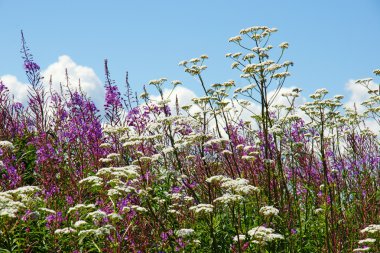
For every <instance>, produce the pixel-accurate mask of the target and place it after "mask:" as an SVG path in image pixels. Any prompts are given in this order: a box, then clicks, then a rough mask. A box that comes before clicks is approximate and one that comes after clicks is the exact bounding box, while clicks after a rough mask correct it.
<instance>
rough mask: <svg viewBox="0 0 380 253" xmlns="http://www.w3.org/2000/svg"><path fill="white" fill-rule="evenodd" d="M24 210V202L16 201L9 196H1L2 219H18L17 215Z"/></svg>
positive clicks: (0, 211)
mask: <svg viewBox="0 0 380 253" xmlns="http://www.w3.org/2000/svg"><path fill="white" fill-rule="evenodd" d="M24 208H26V206H25V205H24V204H23V203H22V202H19V201H14V200H13V199H12V197H11V196H10V195H9V194H4V193H2V194H1V195H0V217H5V218H16V215H17V213H18V212H19V211H20V210H21V209H24Z"/></svg>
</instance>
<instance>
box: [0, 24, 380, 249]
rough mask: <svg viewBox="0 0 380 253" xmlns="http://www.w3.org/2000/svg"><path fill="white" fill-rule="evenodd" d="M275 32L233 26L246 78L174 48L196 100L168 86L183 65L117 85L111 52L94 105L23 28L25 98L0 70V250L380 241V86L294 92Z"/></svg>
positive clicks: (235, 61)
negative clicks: (41, 56)
mask: <svg viewBox="0 0 380 253" xmlns="http://www.w3.org/2000/svg"><path fill="white" fill-rule="evenodd" d="M272 36H278V34H277V29H275V28H269V27H266V26H254V27H249V28H246V29H243V30H241V31H240V33H239V35H237V36H235V37H232V38H230V39H229V43H232V44H235V46H236V47H235V48H236V52H235V53H228V54H226V61H229V62H230V63H231V64H232V65H231V67H232V69H234V70H235V71H237V72H239V73H240V77H241V79H239V80H235V81H233V80H226V81H225V82H223V83H206V81H205V78H204V76H207V65H206V64H207V59H208V56H207V55H201V56H199V57H197V58H193V59H189V60H186V61H182V62H180V63H179V70H183V71H184V72H185V73H184V75H187V74H188V75H191V76H192V77H194V78H195V79H196V80H197V81H198V83H199V85H200V87H201V89H202V90H203V92H204V94H203V95H202V96H201V97H196V98H194V99H193V100H192V103H191V104H183V102H182V101H180V100H179V99H178V98H177V97H175V96H172V95H171V94H172V93H170V94H169V96H168V94H167V93H166V92H164V90H165V89H170V90H171V91H175V89H176V88H177V87H178V86H180V85H185V84H182V83H181V81H178V80H174V81H171V80H167V79H166V78H159V79H156V80H151V81H149V82H148V83H147V85H146V86H144V88H143V93H142V94H137V93H136V92H135V91H134V90H132V88H131V85H130V84H129V81H128V76H127V78H126V80H125V84H124V85H123V87H122V86H120V85H116V82H115V81H114V80H113V79H112V77H111V74H110V72H112V71H110V70H109V69H108V62H107V61H105V62H104V66H105V76H104V89H105V94H106V95H105V101H104V107H103V108H97V107H96V105H95V103H94V102H93V98H91V97H89V96H88V95H87V94H86V93H85V92H84V91H83V90H82V89H81V86H80V83H79V85H76V86H75V87H76V88H73V87H74V86H73V85H70V83H71V82H73V81H72V80H70V78H69V73H66V77H67V78H66V79H67V82H66V83H61V84H60V89H57V90H55V89H53V88H52V82H53V79H52V78H51V77H48V76H42V74H41V72H40V66H39V65H38V62H37V61H35V60H34V58H33V55H32V53H31V51H30V49H29V48H28V46H27V42H26V40H25V38H24V35H23V34H22V36H21V42H22V43H21V54H22V55H21V56H22V61H23V63H24V69H25V73H26V76H27V78H28V81H29V90H28V92H29V93H28V94H29V95H28V102H27V103H24V104H22V103H20V102H17V101H16V100H15V99H14V97H13V95H12V94H11V93H10V91H9V87H7V83H5V82H1V81H0V190H1V192H0V252H76V253H78V252H114V253H116V252H117V253H121V252H215V253H219V252H238V253H242V252H259V253H266V252H329V253H330V252H334V253H335V252H380V184H379V183H380V169H379V168H380V150H379V147H380V146H379V144H380V143H379V136H378V134H379V132H378V130H377V128H375V127H373V124H372V125H371V126H372V127H369V125H368V122H369V121H371V122H375V124H377V123H378V124H380V117H379V116H380V86H379V85H377V84H375V83H374V81H373V80H372V79H362V80H357V81H356V84H357V85H359V86H360V85H361V86H364V87H366V88H367V89H368V93H369V99H368V100H367V101H365V102H364V103H363V104H362V106H364V107H365V108H366V110H365V111H364V112H359V111H358V110H356V109H355V108H346V107H344V106H343V103H342V99H343V96H340V95H335V96H334V94H329V92H328V91H327V90H326V89H318V90H316V91H315V93H314V94H311V95H310V96H309V100H308V101H307V102H303V103H299V102H297V101H298V100H297V99H298V98H299V96H300V94H301V92H302V90H301V89H300V88H294V89H293V90H291V91H290V92H286V93H284V92H282V90H283V89H282V88H283V87H284V85H286V79H287V77H288V76H289V75H290V72H291V68H292V66H293V62H291V61H289V60H287V59H285V58H287V57H291V56H289V55H287V49H288V47H289V44H288V43H287V42H283V43H281V44H280V45H271V38H272ZM221 53H225V52H221ZM173 67H175V66H173ZM222 71H223V70H222ZM369 73H371V72H370V70H369ZM376 76H377V77H379V76H380V70H379V69H377V70H374V71H373V77H374V78H376ZM153 78H154V77H153ZM148 79H150V78H149V77H148ZM75 82H76V81H75ZM124 91H125V92H124ZM270 91H272V92H270ZM273 91H274V92H273ZM279 97H281V98H283V99H282V100H284V101H286V103H281V104H279V103H276V100H277V99H278V98H279Z"/></svg>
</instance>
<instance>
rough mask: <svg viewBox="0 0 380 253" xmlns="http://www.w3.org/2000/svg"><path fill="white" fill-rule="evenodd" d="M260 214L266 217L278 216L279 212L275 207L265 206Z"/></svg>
mask: <svg viewBox="0 0 380 253" xmlns="http://www.w3.org/2000/svg"><path fill="white" fill-rule="evenodd" d="M260 213H261V214H262V215H264V216H275V215H278V213H279V210H278V209H277V208H275V207H273V206H263V207H262V208H260Z"/></svg>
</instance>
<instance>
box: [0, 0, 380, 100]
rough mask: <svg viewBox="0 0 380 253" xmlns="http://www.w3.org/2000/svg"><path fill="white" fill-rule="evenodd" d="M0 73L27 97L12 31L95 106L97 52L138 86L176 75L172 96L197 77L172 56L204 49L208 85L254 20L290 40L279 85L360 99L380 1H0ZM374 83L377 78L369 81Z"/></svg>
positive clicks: (377, 62) (99, 83) (184, 93)
mask: <svg viewBox="0 0 380 253" xmlns="http://www.w3.org/2000/svg"><path fill="white" fill-rule="evenodd" d="M0 11H1V13H2V14H1V16H2V22H0V31H1V40H0V59H1V61H0V79H1V80H2V81H3V82H4V83H5V84H6V85H7V86H8V87H9V88H10V89H11V91H12V93H13V94H14V95H15V98H16V99H17V100H20V101H23V100H25V98H26V96H27V86H26V84H25V83H26V81H27V80H26V77H25V74H24V73H23V68H22V64H23V62H22V59H21V56H20V53H19V51H20V46H21V43H20V30H21V29H22V30H23V31H24V35H25V37H26V40H27V43H28V46H29V47H30V49H31V51H32V53H33V54H34V58H35V61H36V62H37V63H38V64H39V65H40V66H41V69H42V70H43V75H44V76H46V77H47V78H48V77H49V76H50V75H52V78H53V83H54V86H55V87H58V85H59V82H64V80H65V79H64V77H65V75H64V71H65V69H66V68H67V69H68V73H69V75H70V80H71V82H72V83H73V84H74V85H75V84H76V83H77V81H78V79H80V80H81V85H82V88H83V89H84V90H85V91H86V92H87V93H88V94H89V95H90V96H91V97H92V98H93V99H94V100H95V102H96V103H97V104H98V105H102V103H103V102H102V101H103V97H104V91H103V88H102V87H103V83H104V66H103V61H104V59H105V58H107V59H108V60H109V68H110V71H111V75H112V78H113V79H115V80H116V82H117V83H118V84H119V85H120V86H123V85H124V79H125V72H126V71H128V72H129V76H130V79H129V80H130V83H131V85H132V89H133V90H135V91H137V92H139V93H140V92H141V88H142V86H143V85H144V84H147V83H148V82H149V80H151V79H157V78H160V77H167V78H168V80H169V81H170V80H181V81H183V84H184V87H181V88H180V89H178V91H177V94H178V95H179V98H180V101H182V102H183V103H187V102H189V101H190V99H191V98H192V97H193V96H197V95H198V96H201V95H203V94H202V92H201V88H200V85H199V84H198V83H197V82H196V80H194V79H193V78H191V77H190V76H188V75H187V74H186V73H184V72H183V70H182V68H180V67H179V66H178V62H179V61H181V60H186V59H190V58H193V57H198V56H200V55H201V54H207V55H208V56H209V57H210V59H209V60H208V62H207V63H206V65H207V66H208V70H207V71H206V72H205V75H204V78H205V80H206V82H207V83H208V84H212V83H216V82H224V81H227V80H229V79H234V80H236V83H237V84H238V85H239V84H241V85H242V86H244V85H246V84H247V83H244V82H243V81H242V80H240V79H239V72H238V71H235V70H231V68H230V65H231V61H230V60H228V59H226V58H225V56H224V55H225V54H226V53H228V52H237V51H239V48H238V47H237V46H236V45H233V44H230V43H228V42H227V41H228V38H230V37H232V36H235V35H237V34H238V33H239V31H240V29H242V28H246V27H249V26H254V25H266V26H269V27H276V28H278V29H279V32H278V33H276V34H275V35H274V36H273V38H272V40H271V41H272V42H271V44H273V45H278V44H279V43H281V42H283V41H287V42H289V44H290V48H289V50H288V51H287V53H286V55H285V58H284V59H288V60H291V61H293V62H294V63H295V66H294V67H293V68H292V69H291V70H290V72H291V74H292V76H291V77H290V78H289V79H288V80H287V82H286V84H285V86H286V87H299V88H301V89H303V90H304V92H303V96H305V97H307V96H308V95H309V94H311V93H313V91H314V90H316V89H318V88H327V89H328V90H329V91H330V92H331V95H336V94H342V95H345V96H346V100H345V102H346V103H347V104H350V105H353V103H360V101H362V100H363V99H365V97H366V93H365V90H364V89H362V88H360V87H359V86H358V85H355V84H354V80H356V79H359V78H366V77H373V74H372V70H374V69H376V68H380V48H379V41H380V29H379V25H380V15H379V13H380V2H379V1H377V0H363V1H353V0H352V1H350V0H349V1H347V0H345V1H343V0H337V1H328V0H322V1H313V2H312V1H302V0H299V1H256V0H251V1H244V0H242V1H227V0H219V1H216V0H215V1H212V0H210V1H202V0H193V1H168V0H166V1H154V0H151V1H147V0H142V1H116V0H113V1H74V0H68V1H59V2H58V1H21V0H12V1H10V0H9V1H6V0H0ZM375 81H376V82H378V81H379V80H376V79H375Z"/></svg>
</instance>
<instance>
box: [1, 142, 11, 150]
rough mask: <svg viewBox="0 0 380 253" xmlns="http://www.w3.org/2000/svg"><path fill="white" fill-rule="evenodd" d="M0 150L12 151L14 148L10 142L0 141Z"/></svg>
mask: <svg viewBox="0 0 380 253" xmlns="http://www.w3.org/2000/svg"><path fill="white" fill-rule="evenodd" d="M0 148H4V149H5V148H6V149H14V146H13V144H12V142H10V141H0Z"/></svg>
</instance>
